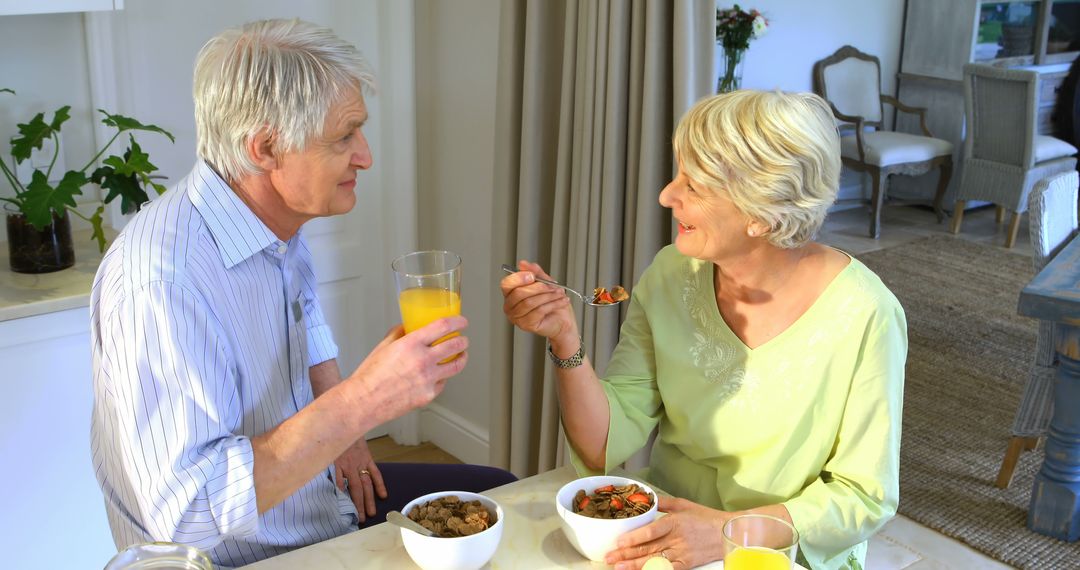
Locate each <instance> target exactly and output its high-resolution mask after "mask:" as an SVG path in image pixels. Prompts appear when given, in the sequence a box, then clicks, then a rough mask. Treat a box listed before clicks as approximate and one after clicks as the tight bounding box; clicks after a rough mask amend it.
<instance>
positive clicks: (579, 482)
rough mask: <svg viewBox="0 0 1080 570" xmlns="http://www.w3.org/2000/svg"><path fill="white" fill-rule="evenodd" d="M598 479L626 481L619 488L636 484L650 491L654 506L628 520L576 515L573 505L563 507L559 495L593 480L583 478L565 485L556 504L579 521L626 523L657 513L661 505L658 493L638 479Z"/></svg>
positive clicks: (617, 476) (556, 498)
mask: <svg viewBox="0 0 1080 570" xmlns="http://www.w3.org/2000/svg"><path fill="white" fill-rule="evenodd" d="M596 477H611V478H615V479H621V480H623V481H625V483H622V484H621V485H619V486H624V485H629V484H631V483H633V484H636V485H637V486H638V487H641V488H642V489H644V490H645V491H648V492H649V494H650V495H652V498H653V501H652V506H651V507H649V510H647V511H645V512H644V513H641V514H637V515H634V516H632V517H626V518H621V519H601V518H597V517H587V516H585V515H582V514H578V513H575V512H574V510H573V505H571V508H567V507H566V506H565V505H563V504H562V503H560V502H559V495H562V493H563V491H564V490H566V488H567V487H570V486H571V485H574V486H577V487H580V486H581V485H582V484H584V483H583V482H584V481H586V480H588V479H592V478H593V477H581V478H578V479H574V480H573V481H571V482H569V483H567V484H565V485H563V486H562V487H561V488H560V489H559V492H558V493H555V504H556V505H558V507H559V508H560V509H562V510H563V511H565V512H566V514H568V515H570V516H571V517H574V518H576V519H577V520H581V521H625V520H632V519H635V518H637V517H640V516H644V515H647V514H649V513H651V512H653V511H655V510H656V509H657V505H658V504H659V503H660V499H659V496H658V495H657V494H656V491H654V490H653V488H652V487H650V486H648V485H647V484H645V483H642V482H641V481H638V480H637V479H631V478H629V477H622V476H620V475H596ZM608 484H609V485H614V483H608ZM579 490H582V491H585V489H579ZM575 493H576V491H575ZM586 494H589V495H591V494H592V493H588V492H587V491H586ZM570 500H571V501H573V497H571V499H570Z"/></svg>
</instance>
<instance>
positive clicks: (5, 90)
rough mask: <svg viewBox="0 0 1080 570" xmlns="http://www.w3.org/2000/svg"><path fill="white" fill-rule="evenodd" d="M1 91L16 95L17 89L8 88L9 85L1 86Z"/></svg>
mask: <svg viewBox="0 0 1080 570" xmlns="http://www.w3.org/2000/svg"><path fill="white" fill-rule="evenodd" d="M0 93H11V94H12V95H14V94H15V91H13V90H11V89H8V88H7V87H0Z"/></svg>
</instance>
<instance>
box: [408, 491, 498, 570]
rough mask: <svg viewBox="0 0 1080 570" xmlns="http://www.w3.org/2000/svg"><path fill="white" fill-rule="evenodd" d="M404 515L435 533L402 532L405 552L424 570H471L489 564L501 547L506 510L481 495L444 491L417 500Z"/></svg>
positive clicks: (410, 503) (413, 501)
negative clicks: (426, 534) (500, 541)
mask: <svg viewBox="0 0 1080 570" xmlns="http://www.w3.org/2000/svg"><path fill="white" fill-rule="evenodd" d="M401 512H402V513H403V514H404V515H405V516H407V517H409V518H410V519H412V520H413V521H416V522H417V523H419V524H420V525H421V526H423V527H425V528H427V529H428V530H431V531H432V532H434V533H435V535H434V536H424V535H422V534H419V533H416V532H413V531H411V530H407V529H404V528H403V529H400V530H401V542H402V543H404V544H405V551H406V552H408V553H409V557H410V558H412V559H413V562H415V563H416V565H417V566H419V567H421V568H423V569H424V570H450V569H461V570H471V569H475V568H480V567H481V566H483V565H484V564H487V563H488V561H489V560H491V557H492V556H494V555H495V549H496V548H498V547H499V540H501V539H502V532H503V518H504V513H503V508H502V507H501V506H500V505H499V503H496V502H495V501H494V500H492V499H490V498H488V497H485V496H484V495H480V494H478V493H469V492H466V491H441V492H438V493H429V494H427V495H424V496H422V497H417V498H415V499H413V500H412V501H410V502H409V503H408V504H406V505H405V507H404V508H403V509H401Z"/></svg>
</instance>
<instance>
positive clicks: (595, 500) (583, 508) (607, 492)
mask: <svg viewBox="0 0 1080 570" xmlns="http://www.w3.org/2000/svg"><path fill="white" fill-rule="evenodd" d="M652 505H653V496H652V493H650V492H648V491H646V490H644V489H642V488H641V487H640V486H639V485H636V484H633V483H631V484H629V485H622V486H618V487H617V486H615V485H605V486H603V487H598V488H597V489H594V490H593V492H592V494H586V493H585V490H584V489H582V490H579V491H578V492H577V494H576V495H574V503H573V507H574V509H573V510H574V512H575V513H577V514H579V515H583V516H586V517H592V518H596V519H625V518H630V517H634V516H637V515H640V514H643V513H647V512H648V511H649V509H651V508H652Z"/></svg>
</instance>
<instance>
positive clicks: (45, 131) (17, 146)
mask: <svg viewBox="0 0 1080 570" xmlns="http://www.w3.org/2000/svg"><path fill="white" fill-rule="evenodd" d="M18 127H19V135H20V136H17V137H15V138H13V139H11V156H13V157H15V163H16V164H22V161H24V160H26V159H28V158H30V151H32V150H33V149H35V148H41V143H42V142H43V141H44V140H45V139H46V138H47V137H48V136H49V134H50V133H52V129H51V128H50V127H49V125H48V124H47V123H45V113H38V114H37V115H34V118H33V119H30V122H29V123H19V125H18Z"/></svg>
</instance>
